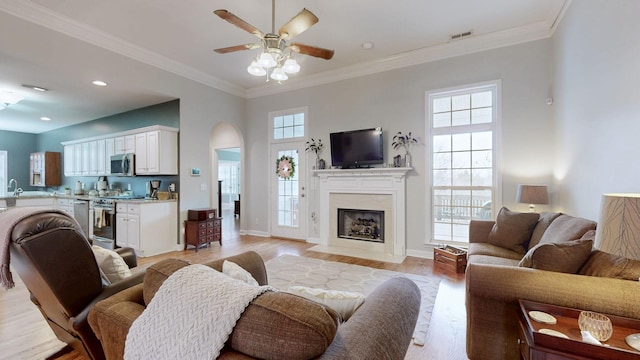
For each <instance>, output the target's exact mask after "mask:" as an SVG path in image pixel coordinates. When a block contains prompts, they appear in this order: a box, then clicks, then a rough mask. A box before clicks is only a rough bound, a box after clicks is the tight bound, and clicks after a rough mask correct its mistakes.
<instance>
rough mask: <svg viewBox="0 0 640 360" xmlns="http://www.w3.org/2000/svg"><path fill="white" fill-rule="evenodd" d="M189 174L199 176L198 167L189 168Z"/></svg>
mask: <svg viewBox="0 0 640 360" xmlns="http://www.w3.org/2000/svg"><path fill="white" fill-rule="evenodd" d="M191 176H200V168H191Z"/></svg>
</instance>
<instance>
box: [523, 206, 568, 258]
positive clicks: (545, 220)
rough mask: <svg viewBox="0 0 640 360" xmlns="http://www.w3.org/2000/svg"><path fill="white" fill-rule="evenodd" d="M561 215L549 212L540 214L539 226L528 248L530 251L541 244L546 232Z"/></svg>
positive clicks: (535, 229) (532, 235) (534, 230)
mask: <svg viewBox="0 0 640 360" xmlns="http://www.w3.org/2000/svg"><path fill="white" fill-rule="evenodd" d="M560 215H562V213H557V212H549V211H545V212H541V213H540V220H538V224H537V225H536V227H535V228H534V229H533V232H532V233H531V240H530V241H529V246H528V248H529V249H531V248H532V247H534V246H536V245H538V244H539V243H540V239H542V235H544V232H545V231H547V228H548V227H549V225H551V223H552V222H553V220H555V219H556V218H557V217H558V216H560ZM572 240H573V239H572Z"/></svg>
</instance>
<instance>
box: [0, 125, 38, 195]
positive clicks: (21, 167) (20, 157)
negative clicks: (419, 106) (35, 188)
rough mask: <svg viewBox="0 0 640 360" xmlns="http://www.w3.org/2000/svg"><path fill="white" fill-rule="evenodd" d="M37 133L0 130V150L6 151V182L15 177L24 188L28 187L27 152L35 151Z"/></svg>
mask: <svg viewBox="0 0 640 360" xmlns="http://www.w3.org/2000/svg"><path fill="white" fill-rule="evenodd" d="M37 142H38V135H37V134H27V133H20V132H15V131H4V130H0V150H6V151H7V182H8V181H9V179H16V181H17V182H18V186H19V187H21V188H22V189H24V190H30V189H31V188H30V187H29V154H31V153H32V152H35V151H37V150H36V149H37Z"/></svg>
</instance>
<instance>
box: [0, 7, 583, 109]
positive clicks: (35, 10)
mask: <svg viewBox="0 0 640 360" xmlns="http://www.w3.org/2000/svg"><path fill="white" fill-rule="evenodd" d="M570 3H571V0H566V1H565V3H564V5H563V8H562V11H561V13H560V14H559V16H558V18H556V19H554V20H555V21H554V22H553V23H552V24H549V23H548V22H538V23H534V24H530V25H525V26H521V27H516V28H512V29H507V30H503V31H497V32H493V33H490V34H485V35H478V36H475V35H472V36H470V37H468V38H463V39H459V40H452V41H449V42H446V43H442V44H437V45H433V46H430V47H426V48H422V49H417V50H413V51H408V52H405V53H401V54H397V55H393V56H389V57H386V58H383V59H378V60H373V61H369V62H365V63H359V64H355V65H351V66H346V67H343V68H340V69H335V70H330V71H325V72H321V73H317V74H313V75H308V76H302V77H298V78H296V79H290V80H287V82H285V83H283V84H280V85H278V86H273V84H265V85H260V86H257V87H253V88H249V89H245V88H243V87H240V86H238V85H235V84H233V83H230V82H228V81H225V80H222V79H219V78H217V77H215V76H212V75H210V74H207V73H205V72H202V71H200V70H197V69H195V68H193V67H190V66H187V65H185V64H184V63H181V62H178V61H175V60H172V59H170V58H168V57H166V56H163V55H160V54H158V53H155V52H151V51H148V50H146V49H144V48H141V47H139V46H136V45H134V44H131V43H129V42H126V41H123V40H121V39H119V38H117V37H114V36H111V35H109V34H107V33H105V32H102V31H99V30H97V29H95V28H92V27H89V26H86V25H84V24H82V23H79V22H77V21H73V20H72V19H69V18H67V17H64V16H61V15H60V14H58V13H56V12H54V11H51V10H49V9H48V8H46V7H43V6H40V5H38V4H35V3H33V2H31V1H29V0H23V1H15V0H13V1H12V0H0V10H1V11H4V12H6V13H8V14H11V15H13V16H16V17H19V18H21V19H24V20H26V21H30V22H33V23H35V24H38V25H41V26H44V27H46V28H49V29H52V30H54V31H57V32H60V33H63V34H65V35H68V36H71V37H73V38H76V39H78V40H81V41H84V42H87V43H90V44H93V45H96V46H99V47H101V48H104V49H107V50H110V51H113V52H115V53H118V54H120V55H123V56H126V57H129V58H132V59H135V60H138V61H141V62H143V63H146V64H149V65H151V66H154V67H157V68H159V69H162V70H165V71H168V72H171V73H173V74H176V75H178V76H181V77H184V78H187V79H190V80H193V81H196V82H198V83H201V84H203V85H206V86H209V87H212V88H215V89H218V90H221V91H224V92H226V93H229V94H232V95H236V96H239V97H243V98H257V97H262V96H267V95H273V94H278V93H283V92H287V91H292V90H298V89H303V88H307V87H312V86H318V85H323V84H328V83H332V82H336V81H341V80H347V79H352V78H356V77H361V76H366V75H372V74H376V73H381V72H385V71H389V70H396V69H401V68H405V67H409V66H414V65H419V64H424V63H428V62H432V61H437V60H442V59H448V58H452V57H457V56H462V55H468V54H473V53H478V52H482V51H486V50H491V49H496V48H501V47H506V46H512V45H517V44H521V43H526V42H530V41H535V40H540V39H545V38H549V37H551V36H552V35H553V32H554V30H555V29H556V28H557V25H558V23H559V22H560V19H561V18H562V16H563V15H564V13H565V12H566V9H567V8H568V7H569V4H570Z"/></svg>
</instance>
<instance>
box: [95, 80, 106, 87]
mask: <svg viewBox="0 0 640 360" xmlns="http://www.w3.org/2000/svg"><path fill="white" fill-rule="evenodd" d="M91 83H92V84H93V85H95V86H107V83H106V82H104V81H102V80H93V81H92V82H91Z"/></svg>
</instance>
